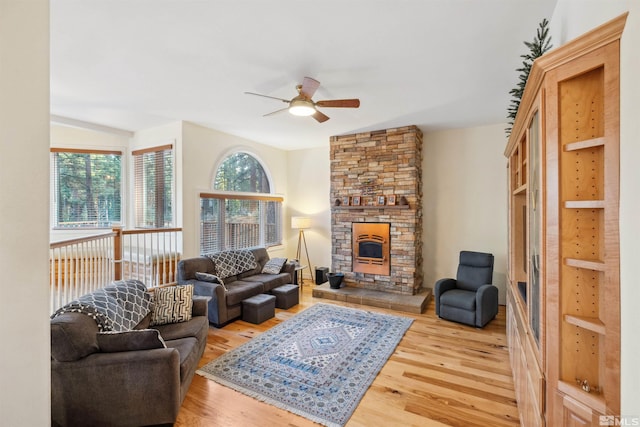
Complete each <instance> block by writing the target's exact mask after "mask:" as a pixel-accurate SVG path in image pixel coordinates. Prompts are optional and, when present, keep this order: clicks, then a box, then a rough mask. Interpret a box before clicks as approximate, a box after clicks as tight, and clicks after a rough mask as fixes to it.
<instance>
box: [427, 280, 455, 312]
mask: <svg viewBox="0 0 640 427" xmlns="http://www.w3.org/2000/svg"><path fill="white" fill-rule="evenodd" d="M456 283H457V282H456V279H451V278H446V279H440V280H438V281H437V282H436V284H435V286H434V287H433V296H434V298H435V300H436V315H440V296H441V295H442V294H443V293H445V292H447V291H450V290H451V289H455V288H456V287H457V286H456Z"/></svg>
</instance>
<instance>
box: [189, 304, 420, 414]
mask: <svg viewBox="0 0 640 427" xmlns="http://www.w3.org/2000/svg"><path fill="white" fill-rule="evenodd" d="M412 322H413V319H410V318H406V317H400V316H391V315H388V314H379V313H372V312H368V311H364V310H357V309H353V308H346V307H339V306H334V305H330V304H322V303H319V304H315V305H314V306H312V307H310V308H308V309H307V310H305V311H303V312H302V313H300V314H298V315H296V316H295V317H292V318H291V319H289V320H287V321H285V322H282V323H280V324H279V325H277V326H274V327H273V328H271V329H269V330H268V331H266V332H264V333H262V334H261V335H259V336H257V337H255V338H253V339H252V340H251V341H249V342H247V343H245V344H243V345H242V346H240V347H238V348H236V349H234V350H231V351H229V352H227V353H225V354H223V355H222V356H220V357H218V358H217V359H215V360H213V361H211V362H209V363H208V364H207V365H205V366H203V367H202V368H200V369H199V370H198V371H197V373H198V374H199V375H202V376H204V377H206V378H209V379H211V380H213V381H216V382H218V383H220V384H223V385H225V386H227V387H230V388H232V389H234V390H237V391H240V392H242V393H244V394H246V395H249V396H251V397H254V398H256V399H259V400H261V401H264V402H267V403H269V404H271V405H274V406H277V407H279V408H283V409H286V410H288V411H290V412H293V413H295V414H298V415H301V416H303V417H305V418H308V419H310V420H312V421H315V422H317V423H320V424H324V425H326V426H343V425H345V423H346V422H347V421H348V420H349V418H350V417H351V414H352V413H353V411H354V410H355V409H356V407H357V406H358V403H359V402H360V399H362V396H363V395H364V394H365V392H366V391H367V389H368V388H369V386H370V385H371V383H372V382H373V380H374V378H375V377H376V375H377V374H378V372H379V371H380V369H382V366H384V364H385V363H386V362H387V359H388V358H389V356H391V354H393V351H394V350H395V348H396V346H397V345H398V343H399V342H400V340H401V339H402V337H403V335H404V333H405V332H406V331H407V329H409V326H411V323H412Z"/></svg>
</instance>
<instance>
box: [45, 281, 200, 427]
mask: <svg viewBox="0 0 640 427" xmlns="http://www.w3.org/2000/svg"><path fill="white" fill-rule="evenodd" d="M133 282H137V281H133ZM117 283H119V284H121V285H122V283H123V282H117ZM137 284H138V285H141V283H140V282H137ZM125 286H128V284H125ZM142 286H144V285H142ZM145 289H146V288H145ZM101 291H102V290H101ZM96 292H97V291H96ZM95 294H96V293H91V294H87V295H86V296H85V297H91V296H95ZM101 295H102V296H101V298H106V299H107V300H108V301H110V302H111V303H115V304H116V305H117V306H118V307H117V310H120V308H123V309H124V310H128V309H130V306H131V298H129V297H127V296H123V295H124V294H122V292H121V290H118V291H117V292H111V293H110V294H109V293H108V292H107V296H106V297H104V294H101ZM97 301H100V299H97ZM98 305H99V303H98ZM78 306H80V305H78V304H76V305H75V306H74V309H75V310H77V307H78ZM80 307H81V308H82V307H85V308H86V306H80ZM152 307H153V306H152ZM184 311H186V312H187V313H188V306H187V307H186V308H185V309H184ZM153 315H154V313H153V312H149V313H148V314H146V315H145V317H144V318H143V319H142V320H141V321H140V322H139V323H138V324H136V325H135V326H134V327H133V329H132V330H125V331H122V332H118V333H105V332H100V329H101V328H102V327H103V326H104V325H103V324H102V323H100V322H99V321H98V320H96V319H94V318H93V316H95V312H94V313H92V312H82V313H80V312H68V311H63V312H62V313H59V312H57V313H56V314H55V315H54V316H55V317H53V318H52V319H51V422H52V425H53V426H74V427H76V426H146V425H163V424H164V425H171V424H173V423H174V422H175V420H176V418H177V415H178V411H179V409H180V405H181V404H182V401H183V399H184V397H185V395H186V393H187V390H188V389H189V385H190V384H191V380H192V378H193V375H194V373H195V370H196V368H197V366H198V362H199V360H200V358H201V357H202V354H203V352H204V348H205V345H206V340H207V334H208V330H209V322H208V321H207V301H206V299H205V298H198V297H194V298H193V306H192V309H191V315H192V317H191V319H190V320H188V321H184V322H179V323H169V324H162V325H155V326H150V323H151V319H152V317H153ZM158 332H159V335H160V337H158ZM163 342H164V344H163ZM164 345H166V348H165V347H164Z"/></svg>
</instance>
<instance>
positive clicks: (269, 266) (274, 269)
mask: <svg viewBox="0 0 640 427" xmlns="http://www.w3.org/2000/svg"><path fill="white" fill-rule="evenodd" d="M286 262H287V259H286V258H272V259H270V260H269V261H267V263H266V264H265V265H264V267H263V268H262V272H263V273H264V274H278V273H280V272H281V271H282V267H284V264H285V263H286Z"/></svg>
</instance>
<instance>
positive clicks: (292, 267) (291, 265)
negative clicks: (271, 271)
mask: <svg viewBox="0 0 640 427" xmlns="http://www.w3.org/2000/svg"><path fill="white" fill-rule="evenodd" d="M282 273H289V275H290V276H291V282H290V283H294V282H295V274H296V263H295V262H293V261H288V262H286V263H285V264H284V267H283V268H282Z"/></svg>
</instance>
